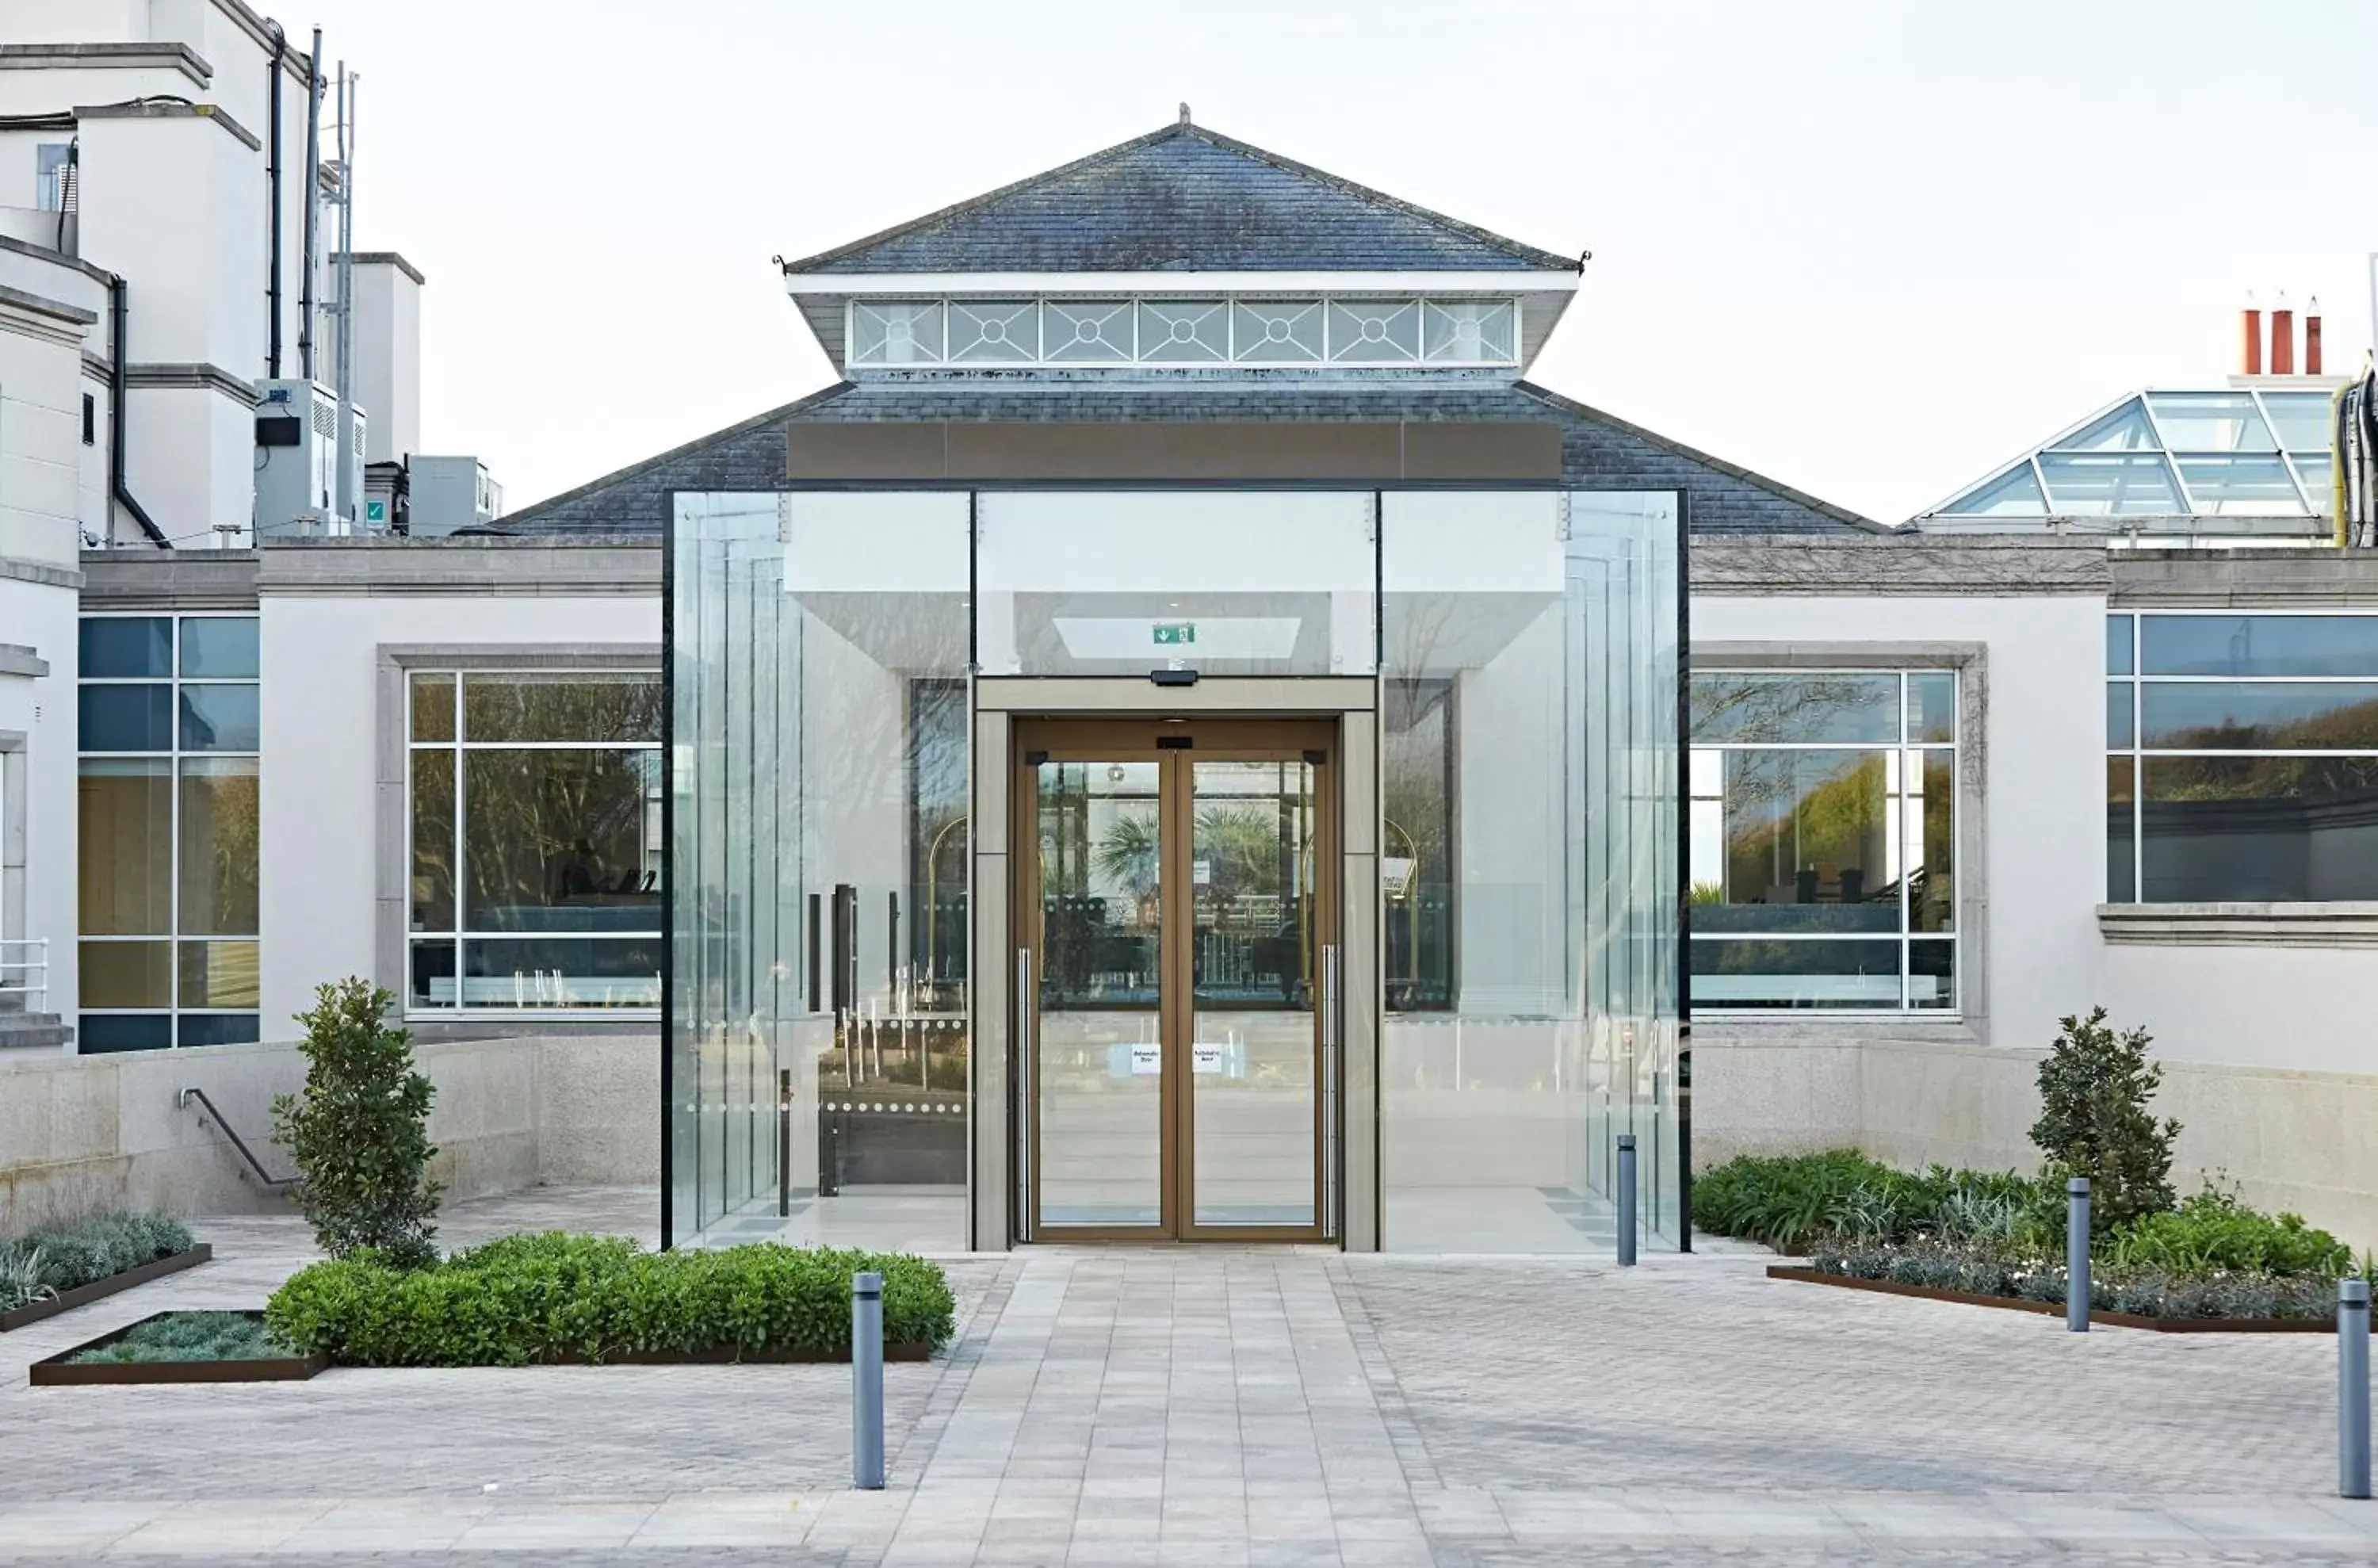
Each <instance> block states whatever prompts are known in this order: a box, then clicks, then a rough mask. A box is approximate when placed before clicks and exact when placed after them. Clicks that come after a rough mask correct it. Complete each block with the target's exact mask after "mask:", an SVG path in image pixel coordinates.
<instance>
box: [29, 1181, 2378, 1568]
mask: <svg viewBox="0 0 2378 1568" xmlns="http://www.w3.org/2000/svg"><path fill="white" fill-rule="evenodd" d="M650 1196H651V1195H650V1194H648V1193H646V1194H630V1195H621V1194H617V1193H601V1192H585V1191H581V1192H574V1193H573V1192H566V1191H565V1192H556V1193H546V1194H538V1195H534V1196H533V1197H531V1198H530V1199H527V1200H523V1201H522V1202H520V1203H519V1204H517V1205H514V1206H512V1207H510V1208H509V1209H508V1208H506V1207H505V1206H504V1205H500V1204H498V1205H484V1206H477V1205H462V1206H458V1209H457V1211H456V1212H455V1213H454V1214H453V1215H452V1216H450V1220H449V1224H448V1233H447V1236H446V1237H445V1239H447V1240H448V1241H449V1242H450V1244H459V1243H461V1242H462V1241H464V1240H467V1239H475V1238H477V1237H478V1236H483V1235H492V1234H498V1233H500V1232H501V1231H504V1230H508V1229H514V1228H542V1227H543V1226H544V1225H546V1224H562V1225H567V1226H569V1227H570V1228H578V1229H616V1228H619V1226H618V1225H616V1224H607V1223H606V1221H607V1218H608V1219H612V1220H620V1219H624V1221H625V1222H626V1223H627V1224H631V1225H632V1224H636V1223H639V1222H640V1220H641V1217H642V1214H643V1210H642V1209H641V1208H640V1207H639V1205H640V1204H642V1203H644V1202H648V1201H649V1200H650ZM203 1229H204V1234H206V1236H207V1237H208V1239H210V1240H215V1241H217V1243H218V1245H219V1247H221V1248H222V1261H221V1262H219V1263H216V1264H210V1265H209V1266H208V1267H207V1268H205V1269H200V1270H196V1271H192V1272H188V1273H186V1274H181V1275H176V1276H173V1278H172V1279H171V1280H168V1281H162V1282H160V1283H159V1284H157V1285H151V1286H149V1287H146V1288H144V1289H143V1290H141V1291H138V1292H135V1293H131V1294H130V1296H128V1297H117V1298H114V1301H113V1302H110V1303H102V1304H99V1305H97V1306H94V1307H92V1308H89V1309H83V1310H82V1311H80V1312H78V1313H75V1314H70V1315H69V1316H68V1317H66V1318H65V1319H60V1320H54V1321H53V1322H52V1323H49V1324H44V1325H41V1326H40V1327H39V1328H37V1329H35V1330H27V1331H22V1332H21V1333H19V1334H11V1335H7V1336H6V1337H5V1338H0V1431H5V1433H6V1457H7V1463H6V1464H5V1465H0V1562H8V1563H15V1562H135V1563H138V1562H178V1563H194V1562H196V1563H216V1564H228V1563H234V1562H242V1563H244V1562H273V1563H310V1562H364V1561H370V1562H398V1563H403V1564H408V1565H412V1568H429V1565H431V1564H438V1563H457V1564H474V1565H479V1568H492V1565H502V1568H545V1565H546V1564H556V1565H558V1564H563V1563H568V1564H570V1565H572V1568H579V1565H586V1564H606V1563H619V1564H630V1563H633V1564H666V1563H670V1562H703V1563H713V1564H721V1565H724V1568H740V1565H741V1564H743V1563H747V1562H750V1563H759V1562H768V1563H772V1564H775V1563H789V1564H795V1565H797V1568H805V1565H808V1564H837V1565H848V1568H860V1565H876V1564H907V1563H919V1564H922V1563H943V1562H947V1563H959V1562H982V1563H1027V1564H1059V1563H1083V1564H1093V1565H1099V1568H1107V1565H1117V1564H1128V1563H1141V1562H1145V1563H1156V1564H1169V1563H1229V1564H1245V1565H1249V1568H1254V1565H1258V1564H1282V1565H1286V1564H1296V1565H1300V1568H1303V1565H1310V1564H1334V1565H1337V1568H1357V1565H1364V1564H1396V1563H1414V1564H1420V1563H1436V1564H1457V1565H1466V1568H1490V1565H1495V1564H1509V1565H1513V1568H1519V1565H1525V1564H1535V1563H1563V1564H1567V1563H1574V1562H1585V1561H1591V1562H1618V1563H1629V1564H1631V1563H1653V1562H1658V1563H1678V1564H1719V1563H1725V1564H1747V1565H1757V1568H1803V1565H1816V1564H1833V1563H1880V1564H1890V1565H1895V1564H1917V1563H1940V1564H1968V1563H1969V1564H1975V1565H1997V1564H2001V1563H2010V1564H2011V1563H2040V1562H2048V1563H2064V1562H2071V1563H2082V1562H2088V1563H2097V1562H2140V1563H2168V1564H2174V1565H2179V1568H2194V1565H2196V1564H2207V1565H2210V1564H2215V1563H2315V1564H2318V1563H2327V1562H2378V1505H2373V1504H2369V1503H2345V1502H2338V1501H2336V1500H2335V1499H2334V1498H2332V1497H2330V1496H2329V1495H2328V1491H2329V1489H2330V1487H2331V1486H2332V1485H2333V1480H2334V1476H2333V1468H2332V1467H2333V1465H2334V1450H2333V1446H2332V1445H2333V1443H2334V1441H2335V1429H2334V1406H2333V1403H2332V1402H2333V1399H2334V1382H2333V1379H2334V1360H2333V1357H2334V1355H2335V1346H2334V1345H2333V1344H2332V1343H2330V1342H2329V1341H2327V1340H2325V1339H2322V1338H2317V1337H2310V1336H2301V1337H2300V1336H2235V1337H2229V1336H2202V1337H2183V1336H2168V1335H2156V1334H2150V1333H2129V1332H2124V1331H2119V1330H2107V1331H2101V1332H2098V1333H2091V1334H2088V1335H2085V1336H2082V1335H2070V1334H2066V1333H2063V1332H2062V1331H2061V1327H2060V1324H2058V1323H2057V1322H2056V1321H2054V1320H2049V1319H2035V1318H2031V1317H2028V1316H2023V1315H2016V1314H2003V1313H1994V1312H1989V1311H1987V1310H1984V1309H1972V1308H1960V1307H1953V1306H1946V1305H1943V1304H1938V1303H1929V1302H1919V1301H1911V1300H1905V1299H1902V1298H1896V1297H1880V1296H1865V1295H1854V1294H1852V1293H1847V1292H1832V1291H1820V1290H1815V1289H1811V1288H1808V1287H1806V1286H1795V1285H1789V1284H1787V1283H1784V1282H1778V1281H1770V1280H1767V1279H1765V1278H1764V1276H1763V1274H1762V1273H1761V1272H1760V1271H1759V1260H1758V1259H1756V1258H1753V1257H1748V1256H1745V1255H1742V1254H1740V1253H1738V1252H1737V1253H1735V1254H1732V1255H1728V1256H1718V1257H1696V1258H1688V1259H1687V1258H1673V1257H1667V1258H1659V1259H1654V1260H1647V1262H1646V1264H1645V1266H1644V1267H1642V1268H1640V1269H1638V1270H1635V1271H1631V1272H1621V1271H1618V1270H1615V1268H1611V1267H1608V1266H1605V1265H1603V1264H1600V1263H1597V1262H1594V1261H1592V1260H1580V1259H1577V1258H1563V1259H1539V1260H1509V1259H1500V1260H1443V1259H1413V1258H1392V1257H1390V1258H1341V1257H1339V1256H1337V1255H1335V1254H1329V1253H1324V1252H1318V1251H1315V1250H1310V1249H1279V1250H1267V1249H1262V1248H1225V1249H1219V1250H1205V1249H1193V1248H1172V1249H1165V1248H1045V1249H1036V1250H1033V1251H1030V1252H1027V1253H1024V1254H1019V1255H1017V1256H1015V1257H1013V1258H998V1259H964V1258H960V1259H954V1260H949V1264H948V1266H949V1267H950V1269H951V1272H952V1277H953V1281H954V1283H955V1285H957V1287H958V1290H959V1294H960V1299H961V1318H962V1332H961V1334H960V1337H959V1339H958V1341H957V1343H956V1344H955V1345H954V1346H953V1348H952V1350H951V1351H950V1353H949V1354H947V1355H946V1356H945V1357H943V1358H941V1359H938V1360H936V1361H935V1362H932V1363H931V1364H929V1365H926V1366H922V1367H903V1366H895V1367H893V1368H890V1369H887V1373H888V1378H887V1387H888V1394H889V1400H888V1406H889V1408H888V1412H887V1432H886V1437H887V1449H888V1452H889V1453H890V1457H891V1464H890V1469H891V1485H890V1487H889V1489H888V1490H885V1491H883V1492H877V1493H864V1492H855V1491H851V1490H847V1489H846V1488H845V1485H844V1482H845V1479H846V1478H847V1464H848V1448H847V1443H848V1407H847V1389H848V1374H847V1371H844V1370H842V1369H834V1368H615V1369H570V1368H562V1369H521V1370H517V1371H503V1370H492V1371H390V1372H361V1371H353V1370H340V1371H333V1372H331V1373H329V1374H326V1375H325V1376H323V1377H321V1378H319V1379H317V1380H315V1381H313V1382H310V1383H305V1384H295V1385H278V1386H274V1385H258V1386H252V1387H249V1388H244V1389H232V1388H224V1389H213V1390H209V1389H198V1388H176V1389H124V1390H83V1389H64V1390H40V1391H33V1390H30V1389H28V1388H26V1387H25V1386H24V1383H23V1381H22V1380H23V1366H24V1364H25V1363H27V1362H29V1361H30V1360H31V1359H32V1358H33V1357H34V1356H36V1355H38V1354H47V1353H48V1352H47V1350H46V1349H42V1348H40V1346H41V1345H42V1344H45V1343H47V1342H49V1341H51V1340H54V1341H55V1342H56V1343H55V1344H54V1345H50V1346H49V1347H50V1348H56V1347H58V1346H59V1345H64V1344H67V1343H72V1342H74V1341H76V1340H79V1339H81V1338H84V1337H88V1336H89V1335H90V1334H93V1333H99V1332H102V1331H103V1329H105V1328H107V1327H111V1326H114V1323H116V1322H128V1321H132V1320H133V1319H135V1318H138V1317H140V1316H144V1315H146V1314H147V1313H148V1312H150V1311H155V1310H158V1309H161V1308H162V1307H166V1306H186V1305H187V1306H220V1305H236V1304H239V1303H240V1300H241V1298H242V1297H243V1293H245V1297H246V1299H247V1300H248V1301H250V1302H251V1303H252V1301H253V1300H255V1299H260V1297H261V1293H262V1292H263V1291H266V1290H269V1289H270V1286H271V1285H272V1284H273V1283H275V1282H277V1280H278V1279H279V1278H281V1277H282V1276H283V1275H285V1273H286V1272H288V1271H289V1270H290V1269H292V1268H294V1267H296V1266H298V1265H299V1264H300V1263H302V1262H303V1261H304V1260H306V1257H308V1256H309V1255H310V1251H309V1249H308V1248H307V1247H306V1238H305V1236H304V1234H303V1231H302V1228H300V1229H295V1230H293V1229H292V1222H284V1221H282V1220H279V1219H277V1218H276V1219H270V1220H247V1221H241V1222H238V1223H236V1224H231V1225H226V1226H214V1225H209V1226H206V1227H203ZM20 1341H21V1342H23V1343H19V1342H20ZM491 1481H492V1482H494V1483H495V1485H494V1488H493V1490H487V1483H488V1482H491Z"/></svg>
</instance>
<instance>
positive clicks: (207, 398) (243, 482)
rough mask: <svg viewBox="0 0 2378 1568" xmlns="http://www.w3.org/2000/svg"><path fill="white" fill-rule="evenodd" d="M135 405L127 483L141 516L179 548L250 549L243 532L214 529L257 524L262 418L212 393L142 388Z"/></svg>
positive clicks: (133, 395)
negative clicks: (257, 461)
mask: <svg viewBox="0 0 2378 1568" xmlns="http://www.w3.org/2000/svg"><path fill="white" fill-rule="evenodd" d="M129 399H130V404H131V406H130V407H129V409H127V410H126V420H125V424H126V432H127V435H128V437H129V441H128V444H127V445H126V448H125V453H124V467H125V482H126V484H128V485H130V486H131V488H132V493H133V495H135V496H136V497H138V499H139V501H140V505H141V507H142V509H143V510H145V511H146V512H147V513H149V515H150V518H152V519H153V520H154V521H155V522H156V524H157V526H159V527H160V528H162V529H163V530H164V531H165V536H166V537H168V538H170V539H172V540H173V541H174V548H175V549H213V548H215V547H217V546H219V545H229V546H234V547H237V546H245V545H246V543H247V542H248V540H247V537H246V535H245V534H244V533H243V534H241V535H238V536H229V535H220V534H217V533H216V532H215V531H214V529H215V527H216V525H225V526H232V525H236V526H237V527H239V528H241V529H246V528H248V527H249V526H250V525H252V524H253V523H254V521H255V513H256V468H255V454H256V411H255V410H254V409H252V408H250V407H249V406H248V405H247V404H246V403H245V402H243V401H241V400H239V399H236V398H234V397H231V396H229V395H228V394H226V393H224V392H221V391H219V390H216V389H213V388H208V387H136V388H134V389H133V390H132V392H130V393H129ZM128 537H132V538H135V539H137V540H140V541H141V542H144V543H145V542H146V540H145V536H141V535H139V534H138V533H133V534H130V535H129V536H128Z"/></svg>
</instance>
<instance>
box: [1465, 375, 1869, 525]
mask: <svg viewBox="0 0 2378 1568" xmlns="http://www.w3.org/2000/svg"><path fill="white" fill-rule="evenodd" d="M1511 385H1512V386H1513V387H1515V388H1517V389H1518V390H1519V391H1520V392H1524V393H1526V394H1527V395H1528V396H1530V397H1532V398H1535V399H1536V400H1537V401H1538V402H1541V403H1545V404H1551V405H1552V406H1553V407H1555V408H1559V409H1565V410H1567V412H1569V413H1571V414H1574V415H1576V416H1578V417H1579V418H1581V419H1593V420H1598V421H1599V422H1601V423H1602V424H1604V425H1609V426H1612V427H1614V428H1617V429H1621V430H1624V431H1626V432H1627V434H1628V435H1631V436H1635V437H1637V438H1639V439H1640V440H1646V441H1649V442H1651V444H1652V445H1654V446H1658V447H1664V448H1665V449H1667V450H1668V451H1670V452H1675V453H1676V454H1677V455H1678V456H1680V457H1688V458H1690V459H1692V460H1693V461H1694V462H1695V463H1701V464H1708V465H1709V466H1710V467H1711V468H1714V469H1716V470H1717V471H1718V472H1719V473H1721V474H1730V475H1732V476H1734V477H1735V478H1737V479H1740V480H1742V481H1744V482H1745V483H1747V484H1752V485H1757V486H1758V487H1759V488H1760V489H1763V490H1766V491H1768V492H1770V493H1771V494H1773V495H1779V496H1782V497H1783V498H1784V500H1786V501H1792V502H1794V503H1795V504H1796V505H1799V506H1805V507H1807V508H1808V509H1809V510H1810V511H1812V512H1818V513H1823V514H1824V515H1825V516H1827V517H1830V518H1832V519H1833V520H1834V521H1835V522H1837V523H1846V524H1848V525H1850V526H1851V527H1853V528H1858V529H1862V530H1864V531H1865V532H1867V533H1869V534H1889V535H1895V534H1898V533H1899V532H1900V531H1901V530H1899V529H1897V528H1894V527H1892V525H1889V524H1888V523H1878V522H1877V521H1875V520H1874V519H1873V518H1871V517H1868V516H1867V515H1865V514H1864V513H1856V512H1852V511H1851V510H1850V509H1849V508H1848V507H1846V506H1836V505H1834V504H1833V503H1832V501H1826V500H1824V499H1823V498H1821V497H1820V496H1813V495H1810V494H1809V493H1808V491H1806V490H1802V489H1795V488H1793V487H1792V486H1790V485H1787V484H1785V483H1784V481H1783V480H1781V479H1775V478H1770V477H1769V476H1766V475H1764V474H1761V473H1759V471H1758V470H1757V469H1755V468H1745V467H1744V466H1743V465H1742V464H1739V463H1729V462H1727V461H1726V460H1725V459H1724V458H1723V457H1718V456H1715V455H1713V454H1711V453H1710V452H1703V451H1701V450H1700V449H1699V447H1694V446H1687V445H1686V444H1685V443H1684V442H1682V441H1680V440H1675V438H1674V437H1670V436H1663V435H1662V434H1660V432H1659V431H1657V430H1651V429H1646V428H1644V427H1642V426H1640V425H1638V424H1635V423H1634V422H1632V421H1631V420H1627V419H1621V418H1620V417H1618V416H1616V415H1615V414H1611V413H1607V412H1605V411H1603V410H1602V409H1599V408H1596V407H1594V406H1593V405H1592V404H1587V403H1579V401H1578V400H1577V399H1575V398H1573V397H1567V396H1564V395H1563V394H1561V393H1559V392H1555V391H1553V390H1552V389H1551V388H1550V387H1546V386H1542V385H1539V384H1538V383H1537V382H1534V381H1531V380H1528V379H1526V378H1525V377H1521V378H1519V380H1514V381H1513V382H1512V383H1511Z"/></svg>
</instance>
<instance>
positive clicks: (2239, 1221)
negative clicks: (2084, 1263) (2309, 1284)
mask: <svg viewBox="0 0 2378 1568" xmlns="http://www.w3.org/2000/svg"><path fill="white" fill-rule="evenodd" d="M2099 1250H2100V1251H2102V1252H2103V1253H2104V1254H2105V1256H2106V1258H2107V1260H2108V1261H2109V1262H2112V1263H2114V1264H2117V1265H2120V1266H2121V1267H2125V1268H2137V1269H2153V1270H2160V1271H2162V1272H2167V1273H2181V1274H2202V1273H2214V1272H2227V1273H2254V1274H2276V1275H2281V1276H2285V1277H2289V1278H2294V1277H2306V1278H2313V1279H2321V1280H2334V1279H2336V1278H2337V1277H2338V1276H2339V1275H2341V1274H2344V1273H2347V1272H2350V1271H2351V1269H2352V1268H2353V1249H2352V1248H2349V1247H2348V1246H2346V1245H2345V1243H2343V1242H2341V1241H2339V1240H2337V1239H2336V1237H2335V1236H2331V1235H2329V1234H2328V1232H2326V1231H2324V1230H2318V1229H2315V1228H2313V1227H2312V1226H2311V1225H2308V1224H2304V1221H2303V1216H2302V1215H2300V1214H2280V1215H2277V1216H2276V1217H2274V1216H2272V1215H2269V1214H2265V1213H2264V1212H2261V1211H2260V1210H2256V1209H2250V1208H2248V1207H2247V1206H2246V1205H2245V1204H2244V1203H2242V1202H2240V1201H2239V1199H2238V1195H2237V1192H2236V1190H2235V1189H2234V1188H2229V1189H2225V1188H2219V1187H2216V1186H2214V1185H2213V1184H2212V1183H2210V1182H2208V1183H2206V1184H2205V1187H2204V1190H2203V1191H2201V1192H2198V1193H2196V1194H2194V1195H2193V1196H2192V1197H2190V1198H2188V1199H2186V1200H2183V1201H2182V1202H2181V1203H2180V1207H2179V1208H2177V1209H2173V1210H2170V1211H2168V1212H2164V1213H2157V1214H2147V1215H2144V1216H2142V1217H2141V1218H2139V1219H2136V1220H2133V1221H2132V1222H2131V1224H2128V1225H2126V1226H2124V1227H2123V1228H2122V1229H2121V1230H2120V1231H2117V1232H2116V1233H2115V1234H2114V1235H2113V1236H2111V1237H2110V1238H2109V1239H2108V1241H2107V1242H2105V1243H2104V1244H2103V1245H2102V1247H2101V1248H2099Z"/></svg>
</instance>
